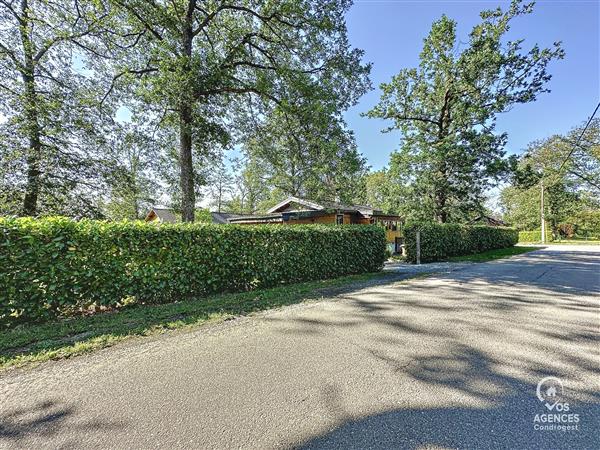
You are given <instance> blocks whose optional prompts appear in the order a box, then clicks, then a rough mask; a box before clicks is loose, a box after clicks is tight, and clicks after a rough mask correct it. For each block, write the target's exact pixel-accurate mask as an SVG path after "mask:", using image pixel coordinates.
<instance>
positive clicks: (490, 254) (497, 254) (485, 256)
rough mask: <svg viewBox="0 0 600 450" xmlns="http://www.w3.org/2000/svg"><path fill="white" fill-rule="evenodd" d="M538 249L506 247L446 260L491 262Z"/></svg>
mask: <svg viewBox="0 0 600 450" xmlns="http://www.w3.org/2000/svg"><path fill="white" fill-rule="evenodd" d="M538 249H539V247H526V246H519V247H508V248H501V249H498V250H488V251H487V252H483V253H476V254H474V255H464V256H451V257H450V258H448V260H449V261H473V262H484V261H492V260H494V259H500V258H507V257H509V256H514V255H520V254H521V253H527V252H531V251H533V250H538Z"/></svg>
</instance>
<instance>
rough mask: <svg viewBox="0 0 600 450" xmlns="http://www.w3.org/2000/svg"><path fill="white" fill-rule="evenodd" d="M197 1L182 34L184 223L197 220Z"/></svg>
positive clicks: (192, 3)
mask: <svg viewBox="0 0 600 450" xmlns="http://www.w3.org/2000/svg"><path fill="white" fill-rule="evenodd" d="M195 6H196V1H195V0H189V3H188V8H187V11H186V16H185V19H184V24H183V33H182V41H181V44H182V53H183V56H184V57H185V58H186V60H185V63H184V67H183V69H184V73H185V75H186V79H185V80H184V82H183V85H182V88H183V89H182V92H181V101H180V105H179V167H180V170H181V173H180V186H181V218H182V220H183V221H184V222H193V221H194V218H195V208H196V193H195V191H194V166H193V160H192V103H193V102H192V99H191V98H190V93H191V89H189V84H190V81H191V77H192V73H191V70H192V69H191V57H192V40H193V34H192V26H193V14H194V8H195Z"/></svg>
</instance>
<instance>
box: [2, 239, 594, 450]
mask: <svg viewBox="0 0 600 450" xmlns="http://www.w3.org/2000/svg"><path fill="white" fill-rule="evenodd" d="M599 294H600V247H591V246H590V247H584V246H577V247H566V246H561V247H558V246H557V247H553V248H547V249H543V250H539V251H535V252H533V253H529V254H525V255H521V256H517V257H513V258H510V259H505V260H499V261H494V262H489V263H483V264H473V265H469V266H465V267H464V268H462V269H460V270H457V271H453V272H447V273H443V274H439V275H434V276H432V277H430V278H427V279H415V280H412V281H408V282H404V283H397V282H395V283H388V284H381V285H377V286H371V287H368V288H366V289H363V290H361V291H355V292H350V293H346V294H344V295H342V296H339V297H338V298H333V299H327V300H324V301H321V302H317V303H312V304H307V305H298V306H293V307H288V308H285V309H281V310H277V311H271V312H268V313H265V314H261V315H258V316H255V317H249V318H242V319H239V320H234V321H231V322H227V323H224V324H221V325H216V326H207V327H201V328H199V329H196V330H194V331H191V332H190V331H188V332H173V333H169V334H166V335H163V336H159V337H156V338H142V339H135V340H133V341H130V342H128V343H125V344H123V345H118V346H116V347H113V348H109V349H106V350H103V351H100V352H96V353H94V354H91V355H88V356H83V357H78V358H74V359H72V360H65V361H58V362H50V363H46V364H43V365H41V366H39V367H37V368H33V369H31V368H30V369H27V370H19V371H12V372H8V373H4V374H3V375H0V394H1V396H2V397H1V401H2V403H1V404H0V447H8V448H30V449H33V448H36V449H37V448H120V449H124V448H169V449H172V448H202V449H208V448H261V449H264V448H290V447H293V448H306V449H312V448H328V449H329V448H356V449H366V448H407V449H426V448H429V449H441V448H552V449H556V448H578V449H583V448H600V431H599V430H600V406H599V405H600V345H599V344H600V340H599V328H600V310H599V305H598V302H599V297H600V295H599ZM546 376H554V377H557V378H559V379H560V380H561V382H562V383H563V386H564V392H562V395H561V392H560V390H559V391H558V396H557V397H556V398H557V399H558V401H559V406H558V407H556V408H555V409H553V410H552V411H550V410H549V409H548V407H546V406H545V404H544V403H543V402H541V401H540V400H539V399H538V398H537V396H536V387H537V385H538V382H539V381H540V380H541V379H542V378H544V377H546ZM542 386H544V385H542ZM544 389H545V387H544ZM548 392H550V391H547V392H546V391H545V390H542V394H543V395H549V394H548ZM553 400H554V399H553ZM552 403H554V401H553V402H552ZM565 403H568V404H569V406H568V408H569V411H568V412H569V413H570V414H572V416H570V417H571V419H569V417H567V416H565V417H564V420H571V422H570V425H574V424H575V422H574V420H575V419H574V416H573V415H575V414H576V415H577V417H578V421H577V422H576V424H577V425H578V428H579V429H578V430H573V431H556V430H555V431H550V430H543V431H539V430H535V429H534V425H535V424H536V422H535V419H536V415H537V417H538V420H543V419H540V417H546V420H548V419H547V417H548V414H555V413H556V411H557V410H558V409H559V408H560V409H561V410H563V413H564V409H565V406H564V404H565ZM551 406H552V405H551ZM551 420H552V419H551ZM537 424H538V425H539V424H542V425H548V424H549V423H548V422H537ZM550 425H552V423H550Z"/></svg>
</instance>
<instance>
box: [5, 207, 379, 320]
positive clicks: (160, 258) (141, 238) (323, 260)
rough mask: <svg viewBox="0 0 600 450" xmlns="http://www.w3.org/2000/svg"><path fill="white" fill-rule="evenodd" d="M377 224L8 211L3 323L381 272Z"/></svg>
mask: <svg viewBox="0 0 600 450" xmlns="http://www.w3.org/2000/svg"><path fill="white" fill-rule="evenodd" d="M384 258H385V235H384V231H383V229H382V228H380V227H376V226H359V225H349V226H325V225H296V226H274V225H262V226H241V225H212V224H200V225H198V224H193V225H191V224H174V225H161V226H156V225H152V224H145V223H138V222H102V221H92V220H82V221H78V222H77V221H73V220H70V219H65V218H48V219H31V218H21V219H0V261H2V264H1V266H0V286H2V290H1V291H0V325H3V326H6V325H8V324H14V323H19V322H23V321H40V320H48V319H51V318H53V317H56V316H60V315H68V314H69V313H71V312H73V311H76V310H80V309H85V308H89V307H91V306H106V307H115V306H119V305H120V304H122V302H123V301H124V300H125V299H127V300H128V301H131V299H133V300H134V301H135V302H144V303H146V302H147V303H158V302H161V303H162V302H172V301H177V300H179V299H182V298H191V297H194V298H196V297H201V296H203V295H206V294H209V293H215V292H225V291H243V290H249V289H254V288H262V287H270V286H275V285H280V284H283V283H293V282H299V281H308V280H317V279H325V278H332V277H338V276H341V275H347V274H356V273H361V272H373V271H377V270H380V269H381V268H382V266H383V262H384Z"/></svg>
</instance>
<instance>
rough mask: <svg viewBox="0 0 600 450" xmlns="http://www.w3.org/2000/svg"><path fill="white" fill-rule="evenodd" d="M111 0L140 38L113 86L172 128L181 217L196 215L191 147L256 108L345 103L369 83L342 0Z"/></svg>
mask: <svg viewBox="0 0 600 450" xmlns="http://www.w3.org/2000/svg"><path fill="white" fill-rule="evenodd" d="M112 1H113V4H114V5H115V6H117V7H118V8H119V10H120V11H121V12H122V13H123V14H126V15H127V17H128V18H129V26H130V30H129V33H130V34H138V35H140V36H141V37H140V39H139V45H138V47H137V48H138V51H137V53H135V54H132V53H129V57H128V58H126V64H124V65H122V66H121V67H117V72H116V74H115V76H114V81H115V86H116V85H118V84H119V82H120V81H123V80H126V81H135V82H136V84H137V86H138V93H139V94H141V95H143V97H144V98H145V100H146V101H147V103H148V104H149V105H153V106H154V107H156V109H157V114H158V115H160V116H161V117H163V118H164V122H163V123H164V124H165V125H167V126H170V127H172V128H173V129H176V130H177V131H178V133H179V146H178V163H179V171H180V176H179V178H180V191H181V205H182V216H183V220H185V221H193V220H194V204H195V184H196V183H195V179H194V178H195V170H194V159H195V157H196V156H195V151H194V149H198V148H199V144H204V145H205V146H204V147H202V148H206V143H207V142H211V141H213V140H215V139H216V140H217V141H220V139H219V137H221V136H222V135H223V134H227V135H229V136H232V137H235V136H236V134H237V131H238V129H239V128H240V126H239V125H240V123H243V122H244V121H246V120H248V116H249V115H252V114H255V111H256V108H258V109H260V110H261V111H262V112H265V111H266V112H268V110H269V109H272V108H273V107H274V105H279V107H281V108H285V107H286V106H287V105H288V104H289V103H290V99H295V98H305V99H307V98H313V99H314V101H320V102H322V103H324V104H335V106H336V107H337V108H340V109H344V108H345V107H347V106H348V105H350V104H352V103H354V102H355V100H356V99H357V97H358V96H359V95H361V94H362V93H363V92H364V91H365V89H366V88H367V87H368V79H367V76H368V72H369V67H368V66H364V65H362V64H361V62H360V58H361V55H362V53H361V52H360V51H358V50H354V49H352V48H351V47H350V46H349V44H348V40H347V36H346V27H345V22H344V14H345V12H346V11H347V9H348V8H349V6H350V2H348V1H346V0H327V1H317V0H281V1H276V2H271V1H259V0H256V1H230V0H229V1H228V0H219V1H199V0H173V1H170V2H154V1H147V0H112ZM233 98H236V103H237V105H235V107H234V105H232V102H231V100H232V99H233ZM242 104H247V105H250V106H249V107H244V106H242ZM255 118H256V117H255ZM215 135H216V136H217V138H215ZM238 137H239V135H238ZM208 147H210V146H208Z"/></svg>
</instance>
